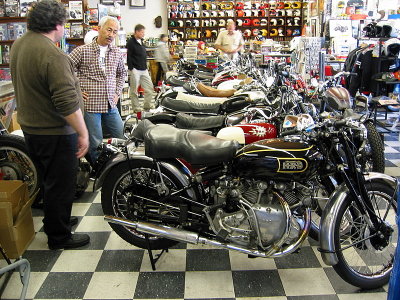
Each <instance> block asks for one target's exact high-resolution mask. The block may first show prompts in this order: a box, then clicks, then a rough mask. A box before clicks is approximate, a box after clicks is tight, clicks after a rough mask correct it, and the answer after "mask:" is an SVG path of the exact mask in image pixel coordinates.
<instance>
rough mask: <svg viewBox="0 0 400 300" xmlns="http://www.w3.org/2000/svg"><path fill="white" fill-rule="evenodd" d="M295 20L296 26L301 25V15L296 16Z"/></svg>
mask: <svg viewBox="0 0 400 300" xmlns="http://www.w3.org/2000/svg"><path fill="white" fill-rule="evenodd" d="M293 22H294V23H293V25H294V26H300V17H294V18H293Z"/></svg>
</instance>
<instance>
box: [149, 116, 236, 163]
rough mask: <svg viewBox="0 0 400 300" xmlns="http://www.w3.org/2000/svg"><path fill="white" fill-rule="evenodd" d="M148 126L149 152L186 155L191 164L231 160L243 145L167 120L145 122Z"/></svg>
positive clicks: (165, 156) (162, 156)
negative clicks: (162, 122)
mask: <svg viewBox="0 0 400 300" xmlns="http://www.w3.org/2000/svg"><path fill="white" fill-rule="evenodd" d="M143 122H149V123H151V122H150V121H148V120H144V121H143ZM145 128H147V130H146V131H145V132H144V146H145V154H146V156H149V157H151V158H154V159H169V158H182V159H184V160H186V161H187V162H188V163H190V164H191V165H195V166H209V165H216V164H219V163H222V162H227V161H229V160H231V159H232V158H233V157H234V156H235V154H236V151H237V150H238V149H239V147H240V145H239V143H238V142H237V141H226V140H222V139H219V138H216V137H214V136H210V135H207V134H204V133H202V132H199V131H197V130H186V129H178V128H175V127H174V126H171V125H167V124H161V125H155V126H151V124H150V126H146V124H145Z"/></svg>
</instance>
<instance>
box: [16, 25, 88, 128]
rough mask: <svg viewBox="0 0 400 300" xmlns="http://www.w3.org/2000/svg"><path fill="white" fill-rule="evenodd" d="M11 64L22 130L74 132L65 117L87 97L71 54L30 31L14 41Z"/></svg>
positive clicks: (44, 37)
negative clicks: (73, 64) (82, 92)
mask: <svg viewBox="0 0 400 300" xmlns="http://www.w3.org/2000/svg"><path fill="white" fill-rule="evenodd" d="M10 67H11V76H12V81H13V85H14V90H15V97H16V100H17V111H18V123H19V124H20V125H21V128H22V130H23V131H25V132H27V133H30V134H37V135H66V134H72V133H74V132H75V131H74V130H73V128H72V127H71V126H70V125H68V123H67V122H66V120H65V119H64V117H65V116H68V115H70V114H71V113H74V112H75V111H77V110H78V109H79V108H80V107H82V103H83V100H82V94H81V90H80V88H79V82H78V79H77V78H76V76H75V75H74V71H73V67H72V64H71V62H70V60H69V58H68V56H67V55H66V54H64V53H63V52H62V51H61V50H60V49H59V48H58V47H57V46H56V45H55V44H54V43H53V42H52V41H51V40H50V39H49V38H47V37H46V36H44V35H42V34H40V33H35V32H31V31H28V32H27V33H26V34H25V35H24V36H22V37H21V38H19V39H17V40H16V41H15V42H14V44H13V45H12V48H11V62H10Z"/></svg>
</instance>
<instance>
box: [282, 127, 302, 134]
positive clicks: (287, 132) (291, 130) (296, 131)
mask: <svg viewBox="0 0 400 300" xmlns="http://www.w3.org/2000/svg"><path fill="white" fill-rule="evenodd" d="M298 133H299V130H298V129H297V128H295V129H289V130H286V131H284V132H281V136H287V135H292V134H298Z"/></svg>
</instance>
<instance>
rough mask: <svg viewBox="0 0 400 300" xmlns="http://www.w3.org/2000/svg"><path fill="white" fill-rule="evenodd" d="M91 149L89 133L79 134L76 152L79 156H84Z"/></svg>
mask: <svg viewBox="0 0 400 300" xmlns="http://www.w3.org/2000/svg"><path fill="white" fill-rule="evenodd" d="M88 150H89V135H86V136H81V135H78V151H77V152H76V153H75V155H76V157H77V158H81V157H84V156H85V154H86V153H87V152H88Z"/></svg>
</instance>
